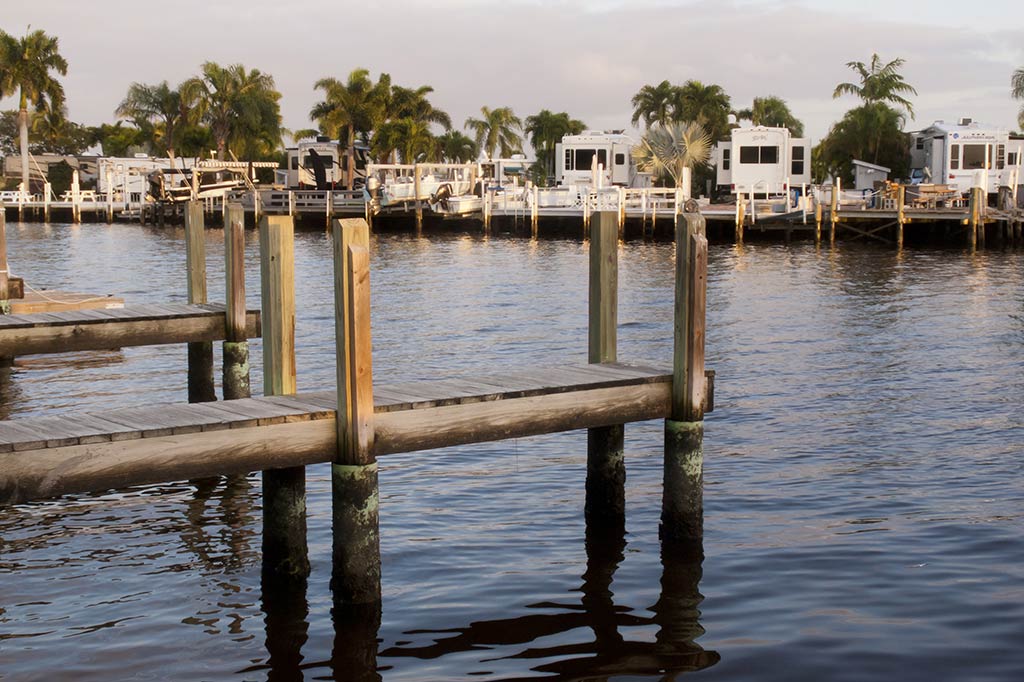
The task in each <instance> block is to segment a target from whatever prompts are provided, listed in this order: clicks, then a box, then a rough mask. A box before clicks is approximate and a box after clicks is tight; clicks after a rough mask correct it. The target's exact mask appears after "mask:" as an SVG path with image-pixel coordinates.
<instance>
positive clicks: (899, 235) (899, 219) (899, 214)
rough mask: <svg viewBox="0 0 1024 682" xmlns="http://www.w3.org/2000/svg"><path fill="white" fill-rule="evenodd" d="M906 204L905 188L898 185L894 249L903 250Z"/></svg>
mask: <svg viewBox="0 0 1024 682" xmlns="http://www.w3.org/2000/svg"><path fill="white" fill-rule="evenodd" d="M906 203H907V188H906V186H905V185H900V187H899V189H898V190H897V192H896V248H898V249H902V248H903V225H904V223H906V222H907V217H906V215H905V210H906Z"/></svg>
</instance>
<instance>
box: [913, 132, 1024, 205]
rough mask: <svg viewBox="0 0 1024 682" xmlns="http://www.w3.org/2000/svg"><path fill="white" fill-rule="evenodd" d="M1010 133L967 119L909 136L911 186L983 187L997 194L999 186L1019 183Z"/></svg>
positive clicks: (1017, 147) (1016, 148)
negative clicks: (919, 184)
mask: <svg viewBox="0 0 1024 682" xmlns="http://www.w3.org/2000/svg"><path fill="white" fill-rule="evenodd" d="M1013 142H1014V143H1013V144H1011V140H1010V133H1009V131H1007V130H1005V129H1002V128H998V127H996V126H990V125H983V124H981V123H977V122H975V121H972V120H971V119H969V118H961V119H960V120H959V121H957V122H956V123H946V122H944V121H936V122H935V123H933V124H932V125H930V126H929V127H927V128H925V129H924V130H921V131H918V132H916V133H912V134H911V145H910V168H911V171H910V177H911V180H912V181H913V182H920V183H933V184H939V185H949V187H950V188H952V189H955V190H957V191H960V192H967V191H969V190H970V189H971V188H972V187H982V188H984V189H985V191H986V192H987V193H989V194H996V193H997V192H998V191H999V188H1000V187H1001V186H1007V185H1009V184H1010V183H1011V182H1012V181H1013V176H1014V170H1016V171H1017V173H1016V177H1017V178H1018V180H1017V182H1018V183H1019V182H1020V180H1019V177H1020V175H1021V173H1020V168H1021V158H1020V157H1021V153H1020V148H1021V146H1020V144H1019V140H1014V141H1013Z"/></svg>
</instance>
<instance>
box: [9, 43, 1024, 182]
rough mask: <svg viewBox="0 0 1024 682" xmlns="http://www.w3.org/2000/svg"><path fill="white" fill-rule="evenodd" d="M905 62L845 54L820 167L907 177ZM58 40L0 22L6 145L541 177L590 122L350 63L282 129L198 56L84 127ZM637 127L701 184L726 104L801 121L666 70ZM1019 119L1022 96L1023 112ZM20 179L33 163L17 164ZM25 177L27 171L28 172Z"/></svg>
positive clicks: (778, 106)
mask: <svg viewBox="0 0 1024 682" xmlns="http://www.w3.org/2000/svg"><path fill="white" fill-rule="evenodd" d="M903 64H904V60H902V59H894V60H892V61H889V62H883V60H882V59H881V58H880V57H879V56H878V55H877V54H874V55H872V57H871V59H870V61H869V62H867V63H864V62H858V61H851V62H849V63H848V64H847V66H848V67H849V68H850V69H852V70H853V71H854V73H855V74H856V75H857V77H858V79H857V81H856V82H845V83H840V84H839V85H837V86H836V88H835V90H834V91H833V93H832V94H833V97H836V98H838V97H841V96H844V95H854V96H856V97H858V98H860V99H861V104H860V105H859V106H857V107H854V108H852V109H850V110H849V111H847V112H846V114H844V116H843V117H842V119H840V120H839V121H838V122H836V123H835V124H833V126H832V127H831V129H830V130H829V133H828V135H826V137H825V138H824V139H822V140H821V141H820V142H819V143H818V144H817V145H816V146H815V148H814V150H813V154H812V169H813V173H814V175H815V177H816V178H818V179H822V178H824V177H826V176H829V175H833V176H839V177H852V161H853V159H861V160H864V161H869V162H871V163H876V164H881V165H885V166H888V167H890V168H892V169H893V171H894V174H896V175H903V174H905V173H906V171H907V165H908V162H909V137H908V135H907V134H906V133H904V132H903V127H904V125H905V124H906V122H907V117H908V116H909V117H910V118H913V116H914V112H913V106H912V104H911V102H910V100H909V99H907V97H908V96H909V95H916V94H917V91H916V90H915V89H914V88H913V87H912V86H910V85H909V84H908V83H907V82H906V81H905V80H904V78H903V76H902V75H901V73H900V69H901V67H902V66H903ZM67 68H68V64H67V61H66V60H65V59H64V58H63V57H62V56H61V55H60V52H59V44H58V40H57V38H56V37H53V36H50V35H47V34H46V33H45V32H43V31H41V30H36V31H30V32H28V33H27V34H26V35H25V36H23V37H20V38H17V37H15V36H12V35H9V34H7V33H6V32H3V31H0V97H6V96H11V95H15V96H17V97H18V105H19V108H18V109H17V110H16V111H5V112H0V154H3V155H5V156H9V155H14V154H18V153H20V154H21V155H22V157H23V158H24V159H27V156H28V154H29V153H43V152H50V153H57V154H72V155H73V154H79V153H82V152H83V151H84V150H85V149H87V148H89V147H91V146H93V145H95V144H100V145H102V147H103V151H104V153H105V154H108V155H111V156H125V155H129V154H131V153H136V152H144V153H148V154H154V155H168V156H170V157H172V158H173V157H178V156H189V157H196V156H205V155H207V154H208V153H210V152H211V151H212V152H213V153H214V154H215V155H216V156H217V158H222V159H223V158H229V157H235V158H239V159H247V160H249V159H251V160H279V161H280V160H282V158H283V156H282V153H283V146H284V143H283V141H284V138H285V136H286V135H290V136H291V137H292V138H293V139H301V138H303V137H309V136H314V135H326V136H328V137H330V138H332V139H339V140H342V141H344V142H345V144H346V145H347V146H348V147H349V149H350V150H351V149H352V148H353V147H354V146H355V145H356V144H360V145H364V146H365V147H366V148H367V149H369V153H370V156H371V158H373V159H374V160H376V161H378V162H402V163H413V162H440V161H444V162H456V163H458V162H467V161H471V160H474V159H477V158H479V157H480V155H481V154H483V155H485V156H487V157H489V158H496V157H508V156H511V155H513V154H518V153H522V151H523V147H524V142H527V141H528V142H529V144H530V145H531V146H532V147H533V149H534V150H535V152H536V156H537V163H536V165H535V169H534V170H535V179H537V180H539V181H541V182H543V181H544V180H546V179H547V178H550V177H551V176H553V174H554V172H555V156H554V154H555V145H556V144H557V143H558V142H559V141H561V139H562V137H563V136H564V135H569V134H579V133H580V132H582V131H583V130H584V129H585V127H586V126H585V124H584V123H583V122H582V121H580V120H578V119H575V118H573V117H572V116H571V115H570V114H569V113H568V112H553V111H550V110H548V109H542V110H541V111H539V112H537V113H536V114H533V115H531V116H527V117H525V118H520V117H519V116H517V115H516V114H515V113H514V111H513V110H512V108H511V107H508V106H502V107H496V108H490V107H487V106H484V107H481V108H480V112H479V116H470V117H469V118H467V119H466V120H465V122H464V124H463V127H462V130H458V129H456V128H455V127H454V126H453V123H452V120H451V117H450V116H449V115H448V114H447V113H446V112H444V111H443V110H441V109H439V108H437V107H436V106H434V105H433V104H432V103H431V101H430V96H431V94H432V93H433V88H432V87H431V86H429V85H421V86H419V87H406V86H402V85H398V84H395V83H393V82H392V79H391V76H390V75H389V74H387V73H381V74H379V75H378V76H377V78H376V79H375V80H374V79H373V78H371V75H370V72H369V71H368V70H367V69H364V68H358V69H355V70H353V71H352V72H351V73H349V74H348V76H347V78H345V79H344V80H342V79H338V78H335V77H325V78H322V79H320V80H318V81H317V82H316V83H315V86H314V87H315V90H316V91H317V92H318V96H319V97H320V98H321V100H320V101H318V102H316V103H315V104H314V105H313V107H312V108H311V110H310V112H309V117H310V121H311V122H312V123H314V124H315V125H316V127H315V128H309V129H304V130H297V131H288V130H286V129H285V128H284V127H283V126H282V119H281V113H280V99H281V93H280V92H278V90H277V89H276V86H275V83H274V79H273V77H272V76H271V75H270V74H266V73H262V72H260V71H259V70H257V69H247V68H246V67H244V66H243V65H241V64H231V65H227V66H223V65H220V64H217V63H215V62H206V63H204V64H202V66H201V68H200V72H199V74H197V75H196V76H193V77H191V78H188V79H186V80H185V81H183V82H182V83H180V84H178V85H177V86H172V85H170V84H169V83H168V82H167V81H163V82H160V83H156V84H145V83H132V84H131V85H130V86H129V88H128V91H127V93H126V94H125V97H124V98H123V100H122V101H121V102H120V103H119V104H118V105H117V107H116V108H115V110H114V112H113V113H114V116H115V117H116V119H115V122H114V123H112V124H108V123H104V124H101V125H99V126H94V127H89V126H83V125H79V124H77V123H74V122H72V121H69V120H68V119H67V109H66V105H65V97H64V90H63V86H62V85H61V83H60V80H59V79H58V76H64V75H66V74H67ZM1011 95H1012V96H1013V97H1014V98H1017V99H1020V100H1024V68H1022V69H1017V70H1016V71H1015V72H1014V73H1013V75H1012V77H1011ZM631 105H632V110H633V116H632V119H631V122H632V124H633V125H634V126H638V125H640V124H641V123H642V124H643V126H644V129H645V132H644V137H643V138H642V140H641V143H640V144H639V145H638V147H637V152H636V158H637V161H638V163H640V164H641V165H642V166H643V167H645V168H647V169H650V170H652V171H653V172H655V173H656V174H658V175H659V176H661V177H662V178H663V180H664V182H666V183H676V184H678V182H679V177H678V176H679V174H678V173H676V172H670V171H669V170H668V169H669V168H670V167H671V168H677V169H678V168H679V167H681V166H680V164H682V166H687V167H690V168H692V169H693V170H694V184H695V186H696V187H697V188H701V187H703V185H704V182H705V181H706V180H707V179H709V178H711V177H713V173H714V170H713V168H712V167H711V166H710V165H709V164H708V157H709V154H710V149H711V146H712V145H713V144H714V143H715V142H716V141H718V140H723V139H727V138H728V135H729V130H730V128H731V127H732V126H734V125H735V124H734V123H730V120H729V116H730V114H732V115H734V116H735V117H736V118H737V119H739V120H749V121H750V122H751V123H753V124H754V125H765V126H777V127H785V128H788V129H789V130H790V132H791V133H792V135H793V136H794V137H802V136H803V132H804V126H803V123H802V122H801V121H800V120H799V119H797V118H796V117H795V116H794V115H793V113H792V112H791V111H790V109H789V107H788V105H787V104H786V102H785V101H784V100H782V99H781V98H779V97H776V96H772V95H766V96H761V97H755V98H754V100H753V102H752V103H751V106H749V107H747V108H741V109H735V108H733V105H732V101H731V99H730V97H729V96H728V94H726V92H725V91H724V89H723V88H722V87H721V86H719V85H716V84H713V83H707V84H706V83H703V82H701V81H698V80H688V81H686V82H685V83H683V84H682V85H674V84H672V83H670V82H669V81H668V80H664V81H661V82H660V83H658V84H657V85H644V86H642V87H641V88H640V89H639V90H638V92H637V93H636V94H635V95H634V96H633V98H632V100H631ZM1018 122H1019V124H1020V125H1021V127H1022V128H1024V107H1022V109H1021V111H1020V114H1019V120H1018ZM22 165H23V172H24V174H25V175H26V176H27V174H28V164H27V163H23V164H22ZM26 179H27V178H26Z"/></svg>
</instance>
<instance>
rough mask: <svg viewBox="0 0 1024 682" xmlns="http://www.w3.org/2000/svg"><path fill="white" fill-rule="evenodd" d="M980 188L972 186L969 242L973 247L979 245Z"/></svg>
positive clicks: (969, 208) (968, 231)
mask: <svg viewBox="0 0 1024 682" xmlns="http://www.w3.org/2000/svg"><path fill="white" fill-rule="evenodd" d="M977 190H978V188H977V187H972V188H971V198H970V203H969V206H968V216H969V217H968V224H967V244H968V245H969V246H970V247H971V248H972V249H973V248H974V247H976V246H977V245H978V218H979V216H980V213H981V209H980V207H979V206H978V192H977Z"/></svg>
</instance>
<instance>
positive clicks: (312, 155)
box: [309, 149, 330, 191]
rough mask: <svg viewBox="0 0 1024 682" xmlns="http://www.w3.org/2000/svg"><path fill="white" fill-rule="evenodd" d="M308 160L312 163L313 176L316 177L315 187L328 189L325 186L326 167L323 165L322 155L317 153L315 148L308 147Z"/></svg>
mask: <svg viewBox="0 0 1024 682" xmlns="http://www.w3.org/2000/svg"><path fill="white" fill-rule="evenodd" d="M309 160H310V163H312V164H313V177H314V178H315V179H316V188H317V189H318V190H320V191H323V190H326V189H330V188H329V187H328V186H327V168H326V167H325V166H324V159H323V157H321V156H320V155H319V154H317V153H316V150H315V149H310V150H309Z"/></svg>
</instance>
